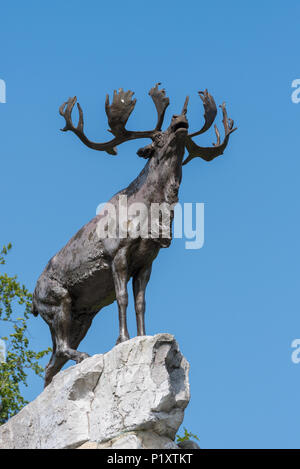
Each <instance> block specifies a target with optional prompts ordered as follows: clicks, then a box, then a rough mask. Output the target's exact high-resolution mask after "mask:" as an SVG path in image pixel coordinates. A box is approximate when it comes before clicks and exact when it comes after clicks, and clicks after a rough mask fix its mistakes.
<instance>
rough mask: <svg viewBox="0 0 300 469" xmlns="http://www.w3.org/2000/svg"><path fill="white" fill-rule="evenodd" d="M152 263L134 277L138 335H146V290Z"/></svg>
mask: <svg viewBox="0 0 300 469" xmlns="http://www.w3.org/2000/svg"><path fill="white" fill-rule="evenodd" d="M151 269H152V265H150V267H149V266H148V267H144V268H143V269H141V270H140V271H139V272H138V273H137V274H136V275H135V276H134V277H133V294H134V303H135V313H136V324H137V335H146V331H145V309H146V302H145V290H146V286H147V284H148V282H149V279H150V275H151Z"/></svg>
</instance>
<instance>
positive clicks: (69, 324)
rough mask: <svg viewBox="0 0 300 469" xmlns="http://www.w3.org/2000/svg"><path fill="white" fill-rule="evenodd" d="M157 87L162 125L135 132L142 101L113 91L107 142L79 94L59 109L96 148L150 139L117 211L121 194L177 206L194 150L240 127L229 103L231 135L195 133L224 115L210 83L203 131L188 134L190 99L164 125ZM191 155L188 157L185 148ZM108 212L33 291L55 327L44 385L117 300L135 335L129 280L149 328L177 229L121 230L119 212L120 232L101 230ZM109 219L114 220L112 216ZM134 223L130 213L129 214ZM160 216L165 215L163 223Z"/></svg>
mask: <svg viewBox="0 0 300 469" xmlns="http://www.w3.org/2000/svg"><path fill="white" fill-rule="evenodd" d="M158 85H159V84H157V85H156V86H155V87H153V88H152V89H151V90H150V92H149V94H150V96H151V98H152V99H153V101H154V104H155V107H156V110H157V115H158V117H157V124H156V127H155V129H154V130H151V131H142V132H136V131H129V130H127V129H126V128H125V125H126V123H127V120H128V118H129V116H130V114H131V112H132V110H133V108H134V106H135V102H136V100H132V96H133V93H132V92H131V91H127V92H124V91H123V90H122V89H120V90H119V92H118V93H117V92H116V91H115V92H114V97H113V101H112V104H110V103H109V98H108V96H107V97H106V105H105V107H106V113H107V116H108V123H109V125H110V131H111V133H112V134H113V135H114V138H113V139H112V140H110V141H109V142H107V143H94V142H91V141H90V140H89V139H88V138H87V137H86V136H85V134H84V131H83V112H82V109H81V107H80V105H79V104H77V107H78V111H79V121H78V125H77V126H76V127H75V126H74V125H73V122H72V118H71V114H72V110H73V107H74V105H75V103H76V97H74V98H70V99H69V100H68V101H67V102H66V103H64V104H63V105H62V106H61V107H60V114H61V115H62V116H63V117H64V118H65V121H66V125H65V127H64V129H62V130H63V131H68V130H70V131H72V132H74V133H75V134H76V135H77V136H78V137H79V138H80V140H81V141H82V142H83V143H84V144H85V145H87V146H88V147H90V148H92V149H94V150H100V151H106V152H107V153H109V154H111V155H116V154H117V151H116V147H117V146H118V145H120V144H121V143H123V142H125V141H128V140H133V139H139V138H149V139H151V141H152V142H151V143H150V144H149V145H147V146H146V147H143V148H141V149H140V150H138V152H137V154H138V155H139V156H140V157H143V158H145V159H147V163H146V165H145V167H144V169H143V170H142V171H141V173H140V174H139V175H138V177H137V178H136V179H135V180H134V181H133V182H132V183H131V184H130V185H129V186H128V187H127V188H126V189H124V190H122V191H120V192H119V193H117V194H116V195H114V196H113V197H112V199H111V200H110V201H109V204H110V206H113V207H114V208H115V213H116V214H117V215H118V214H119V211H120V200H121V199H122V198H124V196H126V200H127V207H128V208H129V209H130V206H131V205H132V204H137V203H138V204H142V205H143V206H144V207H146V211H148V212H149V214H150V211H151V206H152V204H168V206H169V207H174V205H175V204H176V203H177V201H178V190H179V187H180V183H181V179H182V166H183V165H184V164H186V163H188V162H189V161H191V160H192V159H193V158H195V157H200V158H203V159H204V160H206V161H211V160H212V159H214V158H215V157H217V156H219V155H221V154H222V153H223V152H224V150H225V148H226V146H227V143H228V139H229V135H230V134H231V133H232V132H233V131H234V130H235V129H234V128H233V121H232V120H231V119H228V118H227V113H226V109H225V104H223V105H222V106H221V107H222V111H223V125H224V129H225V137H224V140H223V142H220V134H219V132H218V129H217V128H216V127H215V131H216V135H217V143H216V144H214V146H213V147H207V148H206V147H199V146H198V145H197V144H196V143H195V142H194V141H193V140H192V137H195V136H197V135H200V134H201V133H203V132H205V131H206V130H208V129H209V128H210V127H211V125H212V123H213V121H214V119H215V117H216V114H217V108H216V105H215V102H214V99H213V98H212V96H211V95H210V94H209V93H208V92H207V90H205V91H204V92H199V95H200V97H201V99H202V101H203V106H204V111H205V112H204V118H205V122H204V125H203V127H202V128H201V130H199V131H198V132H195V133H193V134H190V135H189V134H188V121H187V117H186V114H187V104H188V98H187V99H186V101H185V103H184V106H183V109H182V112H181V114H178V115H173V117H172V119H171V123H170V125H169V127H168V128H167V129H166V130H165V131H162V130H161V127H162V124H163V120H164V114H165V111H166V108H167V106H168V105H169V99H168V98H167V97H166V95H165V91H164V90H161V89H159V87H158ZM186 148H187V150H188V151H189V155H188V157H187V158H186V160H185V161H184V153H185V149H186ZM105 217H107V211H105V210H102V211H101V212H100V213H99V214H98V215H97V216H96V217H95V218H93V219H92V220H91V221H90V222H89V223H87V224H86V225H85V226H84V227H83V228H81V229H80V230H79V231H78V233H77V234H76V235H75V236H74V237H73V238H71V240H70V241H69V242H68V243H67V244H66V246H65V247H63V248H62V249H61V251H59V252H58V253H57V254H56V255H55V256H54V257H53V258H52V259H51V260H50V261H49V263H48V265H47V266H46V268H45V270H44V271H43V273H42V274H41V276H40V277H39V279H38V281H37V285H36V288H35V291H34V294H33V305H32V311H33V314H35V315H37V314H40V315H41V316H42V317H43V319H44V320H45V321H46V322H47V324H48V325H49V327H50V331H51V335H52V341H53V353H52V357H51V359H50V362H49V364H48V365H47V368H46V375H45V385H47V384H49V383H50V382H51V380H52V378H53V376H54V375H55V374H56V373H57V372H58V371H59V370H60V369H61V368H62V366H63V365H64V364H65V363H66V361H67V360H74V361H76V363H79V362H81V361H82V360H84V359H85V358H86V357H87V356H88V355H87V354H86V353H83V352H79V351H78V350H77V347H78V346H79V344H80V342H81V341H82V339H83V338H84V336H85V335H86V333H87V331H88V329H89V327H90V325H91V323H92V320H93V318H94V316H95V315H96V314H97V313H98V312H99V311H100V310H101V309H102V308H103V307H105V306H107V305H109V304H111V303H113V302H114V301H115V300H117V304H118V311H119V329H120V330H119V337H118V340H117V343H119V342H123V341H125V340H128V339H129V334H128V330H127V321H126V310H127V305H128V294H127V283H128V281H129V279H130V278H132V280H133V293H134V300H135V311H136V319H137V334H138V335H145V322H144V314H145V290H146V286H147V283H148V281H149V279H150V275H151V268H152V263H153V261H154V259H155V258H156V256H157V255H158V253H159V250H160V249H161V248H162V247H168V246H169V245H170V242H171V238H172V234H171V231H170V235H169V236H167V237H166V236H164V235H163V234H162V231H160V233H161V236H153V234H152V232H150V228H149V236H147V237H142V236H135V237H130V236H125V237H124V236H121V234H120V226H118V222H117V220H118V217H117V219H116V220H115V222H116V223H117V227H116V228H117V230H116V235H115V236H114V237H108V236H99V230H98V227H99V224H100V223H101V222H102V221H103V220H104V218H105ZM172 219H173V211H172V209H171V210H170V218H169V223H170V225H172ZM108 221H109V220H108ZM128 223H130V219H129V221H128ZM159 224H160V222H159V221H158V225H159Z"/></svg>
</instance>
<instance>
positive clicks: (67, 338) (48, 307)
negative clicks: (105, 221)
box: [34, 278, 91, 386]
mask: <svg viewBox="0 0 300 469" xmlns="http://www.w3.org/2000/svg"><path fill="white" fill-rule="evenodd" d="M34 301H35V308H36V309H37V311H38V312H39V313H40V315H41V316H42V318H43V319H44V320H45V321H46V322H47V324H48V325H49V327H50V331H51V336H52V342H53V353H52V356H51V359H50V361H49V363H48V365H47V367H46V374H45V386H47V385H48V384H49V383H50V382H51V381H52V378H53V376H55V375H56V373H58V372H59V371H60V370H61V368H62V367H63V366H64V364H65V363H66V362H67V361H68V360H74V361H75V362H76V363H80V362H81V361H82V360H84V359H85V358H87V357H88V356H89V355H88V354H86V353H82V352H78V351H77V350H75V348H77V346H78V345H79V343H80V341H81V340H82V338H83V337H84V336H85V334H86V332H87V330H88V327H89V326H90V323H91V321H90V322H89V323H88V327H86V329H85V328H82V324H81V323H78V322H77V321H76V320H74V319H73V318H72V315H71V306H72V300H71V297H70V295H69V293H68V291H67V290H66V289H65V288H64V287H62V286H61V285H60V284H59V283H58V282H57V281H55V280H52V279H49V278H47V279H45V278H43V279H41V280H40V281H39V282H38V285H37V288H36V290H35V293H34ZM72 337H73V338H74V339H73V340H72ZM73 343H74V345H73Z"/></svg>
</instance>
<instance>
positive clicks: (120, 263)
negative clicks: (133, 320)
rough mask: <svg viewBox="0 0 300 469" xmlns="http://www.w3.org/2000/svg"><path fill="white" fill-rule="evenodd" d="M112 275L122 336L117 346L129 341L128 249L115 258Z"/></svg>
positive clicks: (122, 250) (120, 335)
mask: <svg viewBox="0 0 300 469" xmlns="http://www.w3.org/2000/svg"><path fill="white" fill-rule="evenodd" d="M112 273H113V279H114V284H115V291H116V298H117V303H118V309H119V327H120V334H119V337H118V340H117V344H119V343H121V342H125V340H128V339H129V333H128V329H127V315H126V312H127V306H128V293H127V280H128V270H127V257H126V249H125V248H123V249H121V250H120V251H119V252H118V253H117V254H116V256H115V258H114V260H113V263H112Z"/></svg>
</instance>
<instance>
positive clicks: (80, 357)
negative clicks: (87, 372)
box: [76, 352, 90, 364]
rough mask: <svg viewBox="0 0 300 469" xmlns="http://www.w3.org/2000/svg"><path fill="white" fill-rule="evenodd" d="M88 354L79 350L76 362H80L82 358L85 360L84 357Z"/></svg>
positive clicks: (87, 356)
mask: <svg viewBox="0 0 300 469" xmlns="http://www.w3.org/2000/svg"><path fill="white" fill-rule="evenodd" d="M89 357H90V355H89V354H88V353H84V352H79V355H78V357H77V358H76V363H77V364H78V363H81V362H83V360H85V359H86V358H89Z"/></svg>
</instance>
